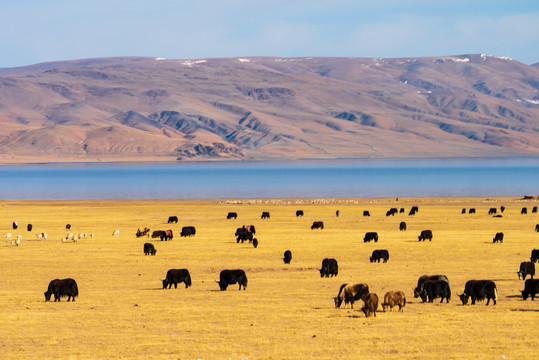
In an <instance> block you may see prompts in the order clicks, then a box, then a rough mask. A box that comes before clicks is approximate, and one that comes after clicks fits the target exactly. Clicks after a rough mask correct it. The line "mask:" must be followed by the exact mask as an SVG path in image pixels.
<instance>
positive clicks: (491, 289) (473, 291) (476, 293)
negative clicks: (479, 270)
mask: <svg viewBox="0 0 539 360" xmlns="http://www.w3.org/2000/svg"><path fill="white" fill-rule="evenodd" d="M470 297H471V298H472V305H475V301H476V300H478V301H483V300H485V298H487V305H488V304H489V303H490V300H491V299H492V301H493V302H494V305H496V300H498V290H497V289H496V284H495V283H494V281H492V280H469V281H467V282H466V285H464V292H463V293H462V294H460V295H459V298H460V301H462V305H466V304H467V303H468V298H470Z"/></svg>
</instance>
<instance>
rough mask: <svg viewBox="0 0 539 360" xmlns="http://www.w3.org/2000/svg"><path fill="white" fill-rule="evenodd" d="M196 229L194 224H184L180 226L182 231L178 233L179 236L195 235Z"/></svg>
mask: <svg viewBox="0 0 539 360" xmlns="http://www.w3.org/2000/svg"><path fill="white" fill-rule="evenodd" d="M195 235H196V229H195V227H194V226H184V227H182V232H181V233H180V236H181V237H187V236H195Z"/></svg>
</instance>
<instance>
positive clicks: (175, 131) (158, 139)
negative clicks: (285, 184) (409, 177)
mask: <svg viewBox="0 0 539 360" xmlns="http://www.w3.org/2000/svg"><path fill="white" fill-rule="evenodd" d="M538 91H539V65H537V64H535V65H525V64H522V63H520V62H517V61H514V60H511V59H509V58H504V57H497V56H490V55H459V56H441V57H428V58H402V59H378V58H376V59H371V58H273V57H248V58H223V59H198V60H165V59H159V58H136V57H127V58H100V59H85V60H73V61H58V62H51V63H43V64H36V65H32V66H26V67H19V68H4V69H0V124H1V127H0V162H40V161H122V160H126V161H160V160H162V161H165V160H176V159H179V160H208V159H211V160H216V159H261V160H264V159H335V158H373V157H374V158H384V157H392V158H399V157H430V156H436V157H440V156H441V157H445V156H520V155H524V156H528V155H532V156H538V155H539V93H538Z"/></svg>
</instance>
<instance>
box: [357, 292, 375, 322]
mask: <svg viewBox="0 0 539 360" xmlns="http://www.w3.org/2000/svg"><path fill="white" fill-rule="evenodd" d="M363 301H364V302H365V306H363V307H362V308H361V311H363V313H365V317H369V316H371V314H373V315H374V316H376V310H378V295H376V294H375V293H369V294H367V296H366V297H365V299H364V300H363Z"/></svg>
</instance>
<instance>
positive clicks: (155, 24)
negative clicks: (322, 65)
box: [0, 0, 539, 67]
mask: <svg viewBox="0 0 539 360" xmlns="http://www.w3.org/2000/svg"><path fill="white" fill-rule="evenodd" d="M0 46H1V47H0V49H1V50H0V54H1V56H0V67H15V66H23V65H30V64H35V63H39V62H46V61H56V60H70V59H82V58H93V57H108V56H150V57H163V58H168V59H194V58H209V57H246V56H281V57H298V56H344V57H418V56H437V55H459V54H471V53H486V54H492V55H499V56H508V57H511V58H513V59H515V60H518V61H521V62H523V63H526V64H533V63H537V62H539V0H525V1H524V0H523V1H519V0H513V1H510V0H491V1H483V0H453V1H446V0H439V1H437V0H430V1H424V0H408V1H405V0H373V1H360V0H346V1H345V0H331V1H329V0H328V1H324V0H319V1H317V0H311V1H304V0H296V1H294V0H287V1H285V0H271V1H265V0H258V1H255V0H250V1H244V0H207V1H204V0H198V1H195V0H193V1H182V0H93V1H80V0H1V1H0Z"/></svg>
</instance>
